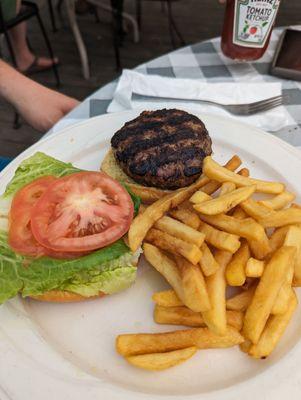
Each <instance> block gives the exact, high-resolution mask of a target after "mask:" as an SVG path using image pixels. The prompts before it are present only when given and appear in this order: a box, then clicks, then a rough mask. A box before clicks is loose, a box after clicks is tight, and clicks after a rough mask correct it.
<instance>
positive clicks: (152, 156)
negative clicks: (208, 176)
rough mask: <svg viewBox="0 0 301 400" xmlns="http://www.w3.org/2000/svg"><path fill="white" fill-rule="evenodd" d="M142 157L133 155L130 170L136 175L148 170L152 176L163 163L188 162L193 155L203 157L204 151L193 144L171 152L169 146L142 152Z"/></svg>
mask: <svg viewBox="0 0 301 400" xmlns="http://www.w3.org/2000/svg"><path fill="white" fill-rule="evenodd" d="M143 155H144V157H143V158H141V157H139V156H137V157H135V159H134V160H132V162H131V161H130V162H129V164H128V166H129V169H130V171H131V172H132V173H133V174H137V175H145V174H146V172H148V171H149V172H150V174H151V175H152V176H155V175H156V173H157V170H158V168H160V167H162V166H163V165H165V164H172V163H175V162H182V163H183V164H184V163H185V162H189V161H190V160H193V159H194V158H195V157H199V156H200V155H201V157H204V152H203V151H202V149H199V148H196V147H194V146H187V147H182V149H181V153H180V154H178V153H177V152H171V151H170V148H169V147H167V148H163V149H154V151H152V152H151V153H147V154H143ZM198 164H199V167H198V171H197V172H196V173H199V172H201V169H202V168H201V164H202V163H201V162H199V163H198Z"/></svg>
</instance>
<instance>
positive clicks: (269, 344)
mask: <svg viewBox="0 0 301 400" xmlns="http://www.w3.org/2000/svg"><path fill="white" fill-rule="evenodd" d="M297 305H298V300H297V296H296V294H295V292H294V291H293V289H291V294H290V299H289V304H288V308H287V310H286V312H285V313H284V314H279V315H272V316H270V318H269V320H268V322H267V324H266V326H265V328H264V330H263V332H262V334H261V336H260V339H259V341H258V343H257V344H255V345H253V346H252V347H251V348H250V350H249V354H250V355H251V356H252V357H254V358H266V357H268V356H269V355H270V354H271V353H272V351H273V350H274V348H275V347H276V345H277V343H278V342H279V340H280V339H281V337H282V335H283V333H284V331H285V329H286V327H287V325H288V324H289V322H290V320H291V318H292V316H293V313H294V311H295V309H296V307H297Z"/></svg>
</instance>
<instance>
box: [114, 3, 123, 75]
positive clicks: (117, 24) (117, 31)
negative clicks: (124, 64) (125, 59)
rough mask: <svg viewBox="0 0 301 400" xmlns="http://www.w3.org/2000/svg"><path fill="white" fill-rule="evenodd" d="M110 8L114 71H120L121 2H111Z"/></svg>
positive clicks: (121, 37)
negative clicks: (114, 61)
mask: <svg viewBox="0 0 301 400" xmlns="http://www.w3.org/2000/svg"><path fill="white" fill-rule="evenodd" d="M111 7H112V18H113V23H112V28H113V45H114V51H115V59H116V70H117V71H119V70H120V69H121V61H120V45H121V44H122V40H123V26H122V13H123V0H111Z"/></svg>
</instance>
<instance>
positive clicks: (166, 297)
mask: <svg viewBox="0 0 301 400" xmlns="http://www.w3.org/2000/svg"><path fill="white" fill-rule="evenodd" d="M152 300H153V301H154V302H155V303H156V304H157V305H158V306H162V307H177V306H183V305H184V303H183V302H182V301H181V300H180V299H179V297H178V296H177V294H176V292H175V291H174V290H172V289H170V290H163V291H162V292H156V293H154V294H153V295H152Z"/></svg>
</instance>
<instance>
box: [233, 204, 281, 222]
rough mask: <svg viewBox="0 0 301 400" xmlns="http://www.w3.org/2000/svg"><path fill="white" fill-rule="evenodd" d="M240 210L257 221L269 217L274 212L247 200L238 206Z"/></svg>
mask: <svg viewBox="0 0 301 400" xmlns="http://www.w3.org/2000/svg"><path fill="white" fill-rule="evenodd" d="M240 206H241V208H242V209H243V210H244V211H245V212H246V213H247V214H248V215H249V216H250V217H252V218H254V219H256V220H257V221H259V220H261V219H263V218H265V217H267V216H269V215H271V214H273V213H274V210H272V209H270V208H268V207H266V206H265V205H263V204H260V203H259V202H258V201H255V200H253V199H248V200H246V201H244V202H242V203H241V204H240Z"/></svg>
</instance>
